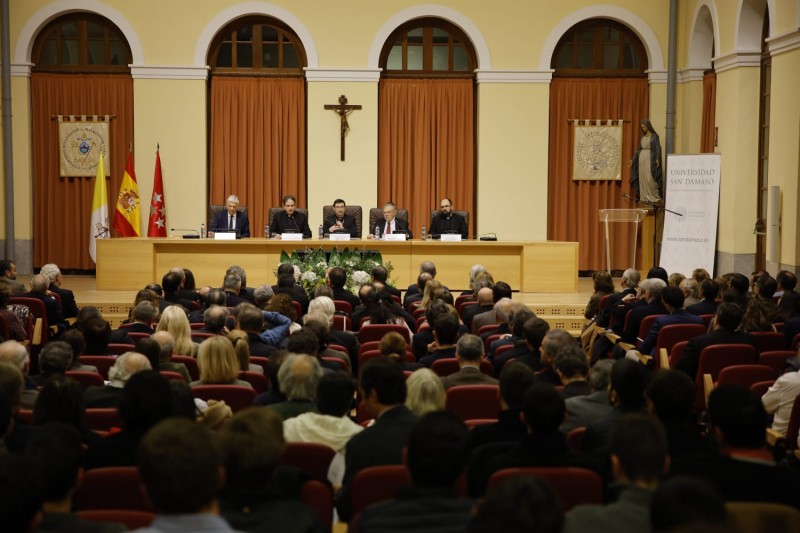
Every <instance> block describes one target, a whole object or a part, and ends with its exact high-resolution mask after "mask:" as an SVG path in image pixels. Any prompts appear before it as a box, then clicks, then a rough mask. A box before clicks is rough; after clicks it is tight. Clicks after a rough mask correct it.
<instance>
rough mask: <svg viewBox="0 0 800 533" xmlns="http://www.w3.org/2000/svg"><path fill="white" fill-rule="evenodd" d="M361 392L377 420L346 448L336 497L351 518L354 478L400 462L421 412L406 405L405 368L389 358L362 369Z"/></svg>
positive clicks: (343, 514) (339, 507)
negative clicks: (340, 486) (416, 413)
mask: <svg viewBox="0 0 800 533" xmlns="http://www.w3.org/2000/svg"><path fill="white" fill-rule="evenodd" d="M360 388H361V393H362V398H363V402H364V407H365V408H366V411H367V414H368V415H369V416H370V417H373V418H374V419H375V423H374V424H373V425H371V426H369V427H367V428H366V429H364V431H362V432H361V433H359V434H358V435H356V436H354V437H353V438H351V439H350V441H349V442H348V443H347V446H346V448H345V450H346V452H345V472H344V480H343V483H342V488H341V490H340V491H339V493H338V494H337V497H336V509H337V511H338V512H339V518H341V519H342V520H349V519H350V516H351V508H352V507H351V504H352V484H353V478H354V477H355V476H356V474H357V473H359V472H360V471H361V470H363V469H365V468H367V467H370V466H378V465H392V464H395V465H399V464H401V463H402V461H403V448H404V447H405V446H406V443H407V442H408V435H409V434H410V433H411V428H412V427H413V426H414V424H416V423H417V420H418V418H417V415H415V414H414V413H412V412H411V410H409V409H408V407H406V406H405V401H406V378H405V375H404V374H403V368H402V367H401V366H400V365H398V364H397V363H395V362H393V361H390V360H388V359H386V358H378V359H373V360H371V361H369V362H368V363H367V364H365V365H364V368H363V369H362V370H361V386H360Z"/></svg>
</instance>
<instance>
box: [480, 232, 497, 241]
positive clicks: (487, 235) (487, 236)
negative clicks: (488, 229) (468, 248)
mask: <svg viewBox="0 0 800 533" xmlns="http://www.w3.org/2000/svg"><path fill="white" fill-rule="evenodd" d="M478 240H479V241H496V240H497V234H496V233H484V234H483V235H478Z"/></svg>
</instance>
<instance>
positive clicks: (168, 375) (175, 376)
mask: <svg viewBox="0 0 800 533" xmlns="http://www.w3.org/2000/svg"><path fill="white" fill-rule="evenodd" d="M159 374H161V375H162V376H164V378H165V379H166V380H167V381H172V380H176V381H183V382H184V383H185V382H186V379H185V378H184V377H183V374H181V373H180V372H173V371H171V370H161V371H159Z"/></svg>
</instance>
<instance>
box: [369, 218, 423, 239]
mask: <svg viewBox="0 0 800 533" xmlns="http://www.w3.org/2000/svg"><path fill="white" fill-rule="evenodd" d="M385 229H386V220H378V232H379V233H378V234H377V235H375V237H382V236H383V232H384V230H385ZM369 230H370V231H375V228H369ZM394 233H405V234H406V237H407V238H408V239H413V238H414V234H413V233H411V230H410V229H409V228H408V222H406V221H405V220H401V219H399V218H397V217H395V218H394Z"/></svg>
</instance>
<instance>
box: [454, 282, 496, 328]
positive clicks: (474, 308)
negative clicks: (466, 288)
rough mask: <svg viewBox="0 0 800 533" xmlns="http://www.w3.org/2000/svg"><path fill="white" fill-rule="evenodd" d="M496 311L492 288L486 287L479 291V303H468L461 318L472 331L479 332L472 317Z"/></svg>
mask: <svg viewBox="0 0 800 533" xmlns="http://www.w3.org/2000/svg"><path fill="white" fill-rule="evenodd" d="M492 311H494V300H493V299H492V289H490V288H489V287H484V288H482V289H481V290H479V291H478V305H474V304H473V305H468V306H467V307H466V308H465V309H464V312H463V313H462V315H461V320H463V321H464V325H465V326H467V329H468V330H469V331H471V332H472V333H477V330H476V329H475V328H473V327H472V319H474V318H475V317H476V316H478V315H480V314H482V313H490V312H492Z"/></svg>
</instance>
